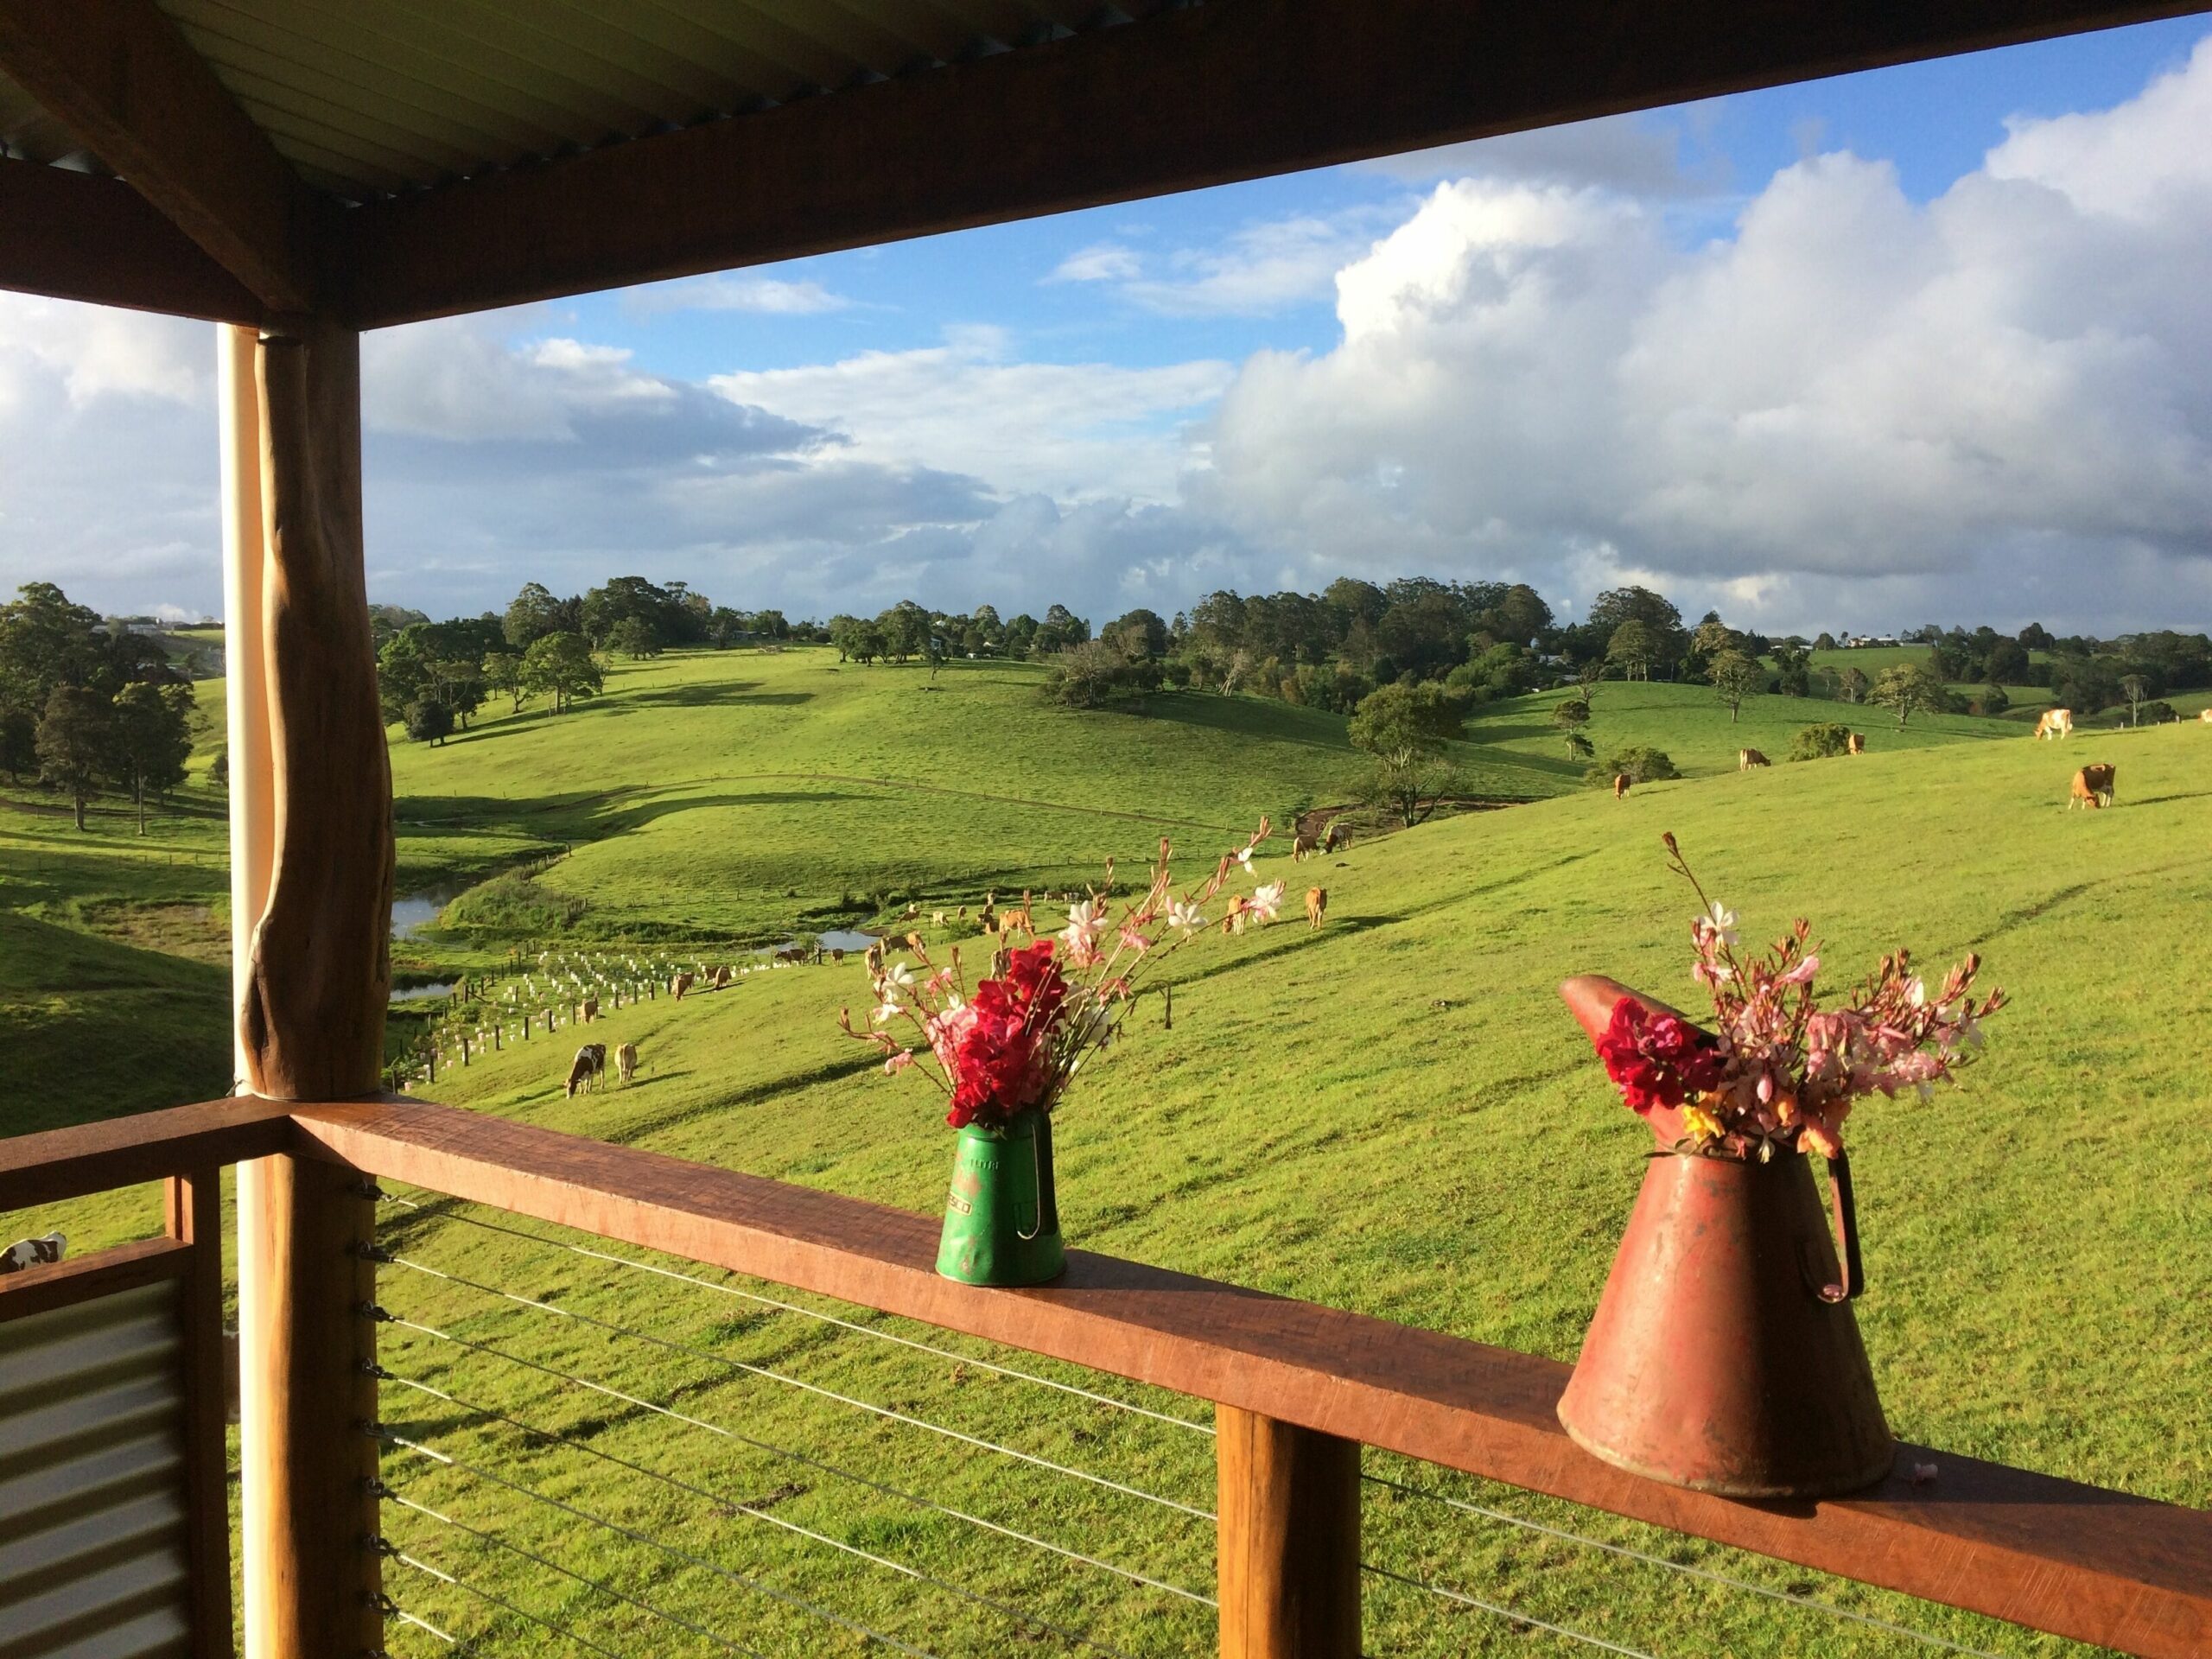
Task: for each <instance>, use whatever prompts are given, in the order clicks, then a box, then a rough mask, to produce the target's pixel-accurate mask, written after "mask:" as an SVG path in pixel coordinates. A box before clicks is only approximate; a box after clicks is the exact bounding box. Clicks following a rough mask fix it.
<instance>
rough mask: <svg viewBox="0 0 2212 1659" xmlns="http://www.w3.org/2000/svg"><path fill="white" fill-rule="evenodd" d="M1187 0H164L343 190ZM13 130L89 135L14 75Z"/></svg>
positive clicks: (577, 141)
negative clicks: (37, 99)
mask: <svg viewBox="0 0 2212 1659" xmlns="http://www.w3.org/2000/svg"><path fill="white" fill-rule="evenodd" d="M158 3H159V4H160V5H161V7H162V10H164V11H166V12H168V14H169V16H172V17H174V18H175V20H176V22H177V23H178V25H179V27H180V28H181V29H182V31H183V34H184V36H185V38H186V40H187V41H189V42H190V44H191V46H192V48H193V49H194V50H195V51H196V52H198V53H199V54H200V56H202V57H203V58H205V59H206V60H207V62H208V63H209V64H210V65H211V66H212V67H213V69H214V71H215V73H216V74H217V76H218V77H219V78H220V79H221V80H222V82H223V84H224V85H225V86H227V87H228V88H229V89H230V91H231V93H232V96H233V97H235V98H236V99H238V103H239V105H241V106H242V107H243V108H244V109H245V111H246V113H247V114H248V115H249V116H250V117H251V118H252V119H253V120H254V122H255V123H256V124H258V125H259V126H260V127H261V129H262V130H264V132H266V133H267V134H268V135H269V137H270V142H271V143H274V144H275V145H276V147H277V150H278V151H279V152H280V153H281V154H282V155H283V156H285V157H286V159H288V160H289V161H290V162H291V163H292V164H293V165H294V166H295V167H296V168H298V169H299V171H300V174H301V175H302V177H303V178H305V179H306V180H307V181H308V182H309V183H310V184H312V185H314V186H315V187H316V188H318V189H321V190H324V191H327V192H329V193H330V194H334V195H337V196H340V197H342V198H344V199H346V200H365V199H368V198H370V197H373V196H378V195H384V194H394V193H397V192H401V191H405V190H410V189H415V188H421V187H423V186H427V185H435V184H442V183H446V182H449V181H453V180H455V179H461V178H466V177H468V176H469V175H473V174H476V173H480V172H484V171H486V170H487V169H491V168H499V167H505V166H510V165H512V164H514V163H516V162H527V161H533V160H540V159H544V158H548V157H551V156H561V155H565V154H569V153H572V152H574V151H576V150H579V149H595V148H597V147H598V146H600V145H602V144H607V143H619V142H620V141H621V140H624V139H627V138H638V137H646V136H648V135H650V134H652V133H657V132H665V131H668V130H671V129H674V128H679V127H687V126H692V125H696V124H698V123H700V122H702V121H712V120H718V119H722V118H728V117H730V116H735V115H742V114H745V113H747V112H748V111H753V110H757V109H760V108H762V107H765V106H766V105H773V104H779V103H787V102H789V101H791V99H797V98H804V97H811V96H815V95H817V94H820V93H823V92H837V91H838V90H840V89H842V88H845V87H849V86H858V85H864V84H866V83H868V82H869V81H873V80H880V79H886V78H888V77H892V76H896V75H900V74H906V73H911V72H912V71H914V70H917V69H923V68H927V67H931V66H933V65H937V64H943V63H951V62H958V61H962V60H967V59H969V58H974V57H979V56H986V55H988V54H992V53H995V52H1000V51H1007V50H1012V49H1016V48H1020V47H1023V46H1027V45H1033V44H1036V43H1037V42H1039V41H1045V40H1049V39H1052V38H1053V37H1054V36H1055V35H1062V34H1065V33H1067V32H1069V31H1071V30H1077V29H1089V28H1094V27H1101V26H1105V25H1109V24H1112V23H1114V22H1125V21H1128V19H1130V18H1131V17H1133V16H1142V15H1143V14H1145V13H1147V12H1151V11H1157V10H1162V9H1164V8H1165V7H1166V6H1169V5H1173V4H1176V3H1185V0H1120V3H1119V4H1118V6H1112V5H1101V4H1100V3H1098V0H618V3H604V0H599V3H594V0H158ZM0 143H5V144H6V145H7V147H8V148H9V149H10V151H11V152H12V153H14V154H16V155H18V156H28V157H29V158H31V159H33V160H37V161H48V162H51V161H57V160H60V159H61V158H63V157H64V156H67V155H68V154H69V153H70V152H71V151H72V150H73V149H75V148H76V143H75V141H74V139H73V138H72V137H70V136H69V135H68V134H67V133H66V132H64V131H62V130H60V129H59V127H58V125H57V124H55V123H54V122H52V121H51V120H49V119H48V118H46V117H45V116H44V115H43V113H42V112H41V111H38V110H37V108H36V106H35V105H32V104H31V103H30V101H29V99H27V98H25V97H24V95H23V94H22V92H21V91H20V89H18V88H16V87H15V86H12V85H10V83H9V82H8V81H7V80H6V79H4V78H0Z"/></svg>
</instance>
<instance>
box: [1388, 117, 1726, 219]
mask: <svg viewBox="0 0 2212 1659" xmlns="http://www.w3.org/2000/svg"><path fill="white" fill-rule="evenodd" d="M1707 107H1709V106H1706V105H1691V106H1690V107H1689V108H1688V110H1687V111H1680V112H1675V111H1670V112H1669V116H1668V117H1667V118H1660V117H1655V116H1650V115H1608V116H1602V117H1599V118H1598V119H1596V120H1594V121H1575V122H1571V123H1569V124H1567V125H1565V126H1558V127H1540V128H1537V129H1536V130H1534V131H1532V132H1509V133H1505V134H1503V135H1501V136H1500V137H1496V138H1475V139H1470V140H1468V141H1467V142H1466V143H1457V144H1444V145H1440V146H1439V147H1438V148H1436V149H1416V150H1409V151H1408V152H1407V153H1405V154H1404V155H1402V156H1382V157H1380V158H1378V159H1376V160H1375V161H1371V162H1358V163H1357V164H1356V166H1357V169H1358V170H1359V171H1362V172H1368V173H1380V174H1383V175H1385V176H1387V177H1389V178H1394V179H1403V180H1406V181H1408V182H1409V183H1415V184H1430V183H1434V182H1437V181H1443V180H1456V179H1467V178H1477V179H1494V180H1498V181H1507V182H1514V183H1522V184H1560V185H1566V186H1567V187H1568V188H1580V187H1581V186H1585V185H1595V186H1598V187H1599V188H1604V189H1608V190H1616V191H1620V192H1622V193H1624V194H1630V195H1639V196H1662V197H1663V196H1674V195H1682V194H1692V193H1694V192H1698V191H1702V190H1708V189H1711V188H1715V187H1716V186H1717V185H1718V184H1719V176H1718V175H1717V174H1716V173H1715V171H1714V168H1713V167H1712V166H1711V165H1709V164H1708V165H1701V166H1698V167H1686V166H1685V165H1684V163H1683V160H1682V155H1681V137H1680V134H1679V131H1678V130H1677V128H1676V126H1675V121H1676V120H1678V119H1687V120H1688V123H1689V124H1691V125H1692V127H1693V128H1694V127H1696V126H1697V125H1698V124H1700V122H1701V120H1702V117H1703V111H1705V109H1707Z"/></svg>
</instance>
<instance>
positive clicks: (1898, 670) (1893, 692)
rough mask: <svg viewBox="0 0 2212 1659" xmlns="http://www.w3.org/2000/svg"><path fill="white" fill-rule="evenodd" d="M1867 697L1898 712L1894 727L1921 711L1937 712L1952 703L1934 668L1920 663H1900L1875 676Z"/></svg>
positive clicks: (1940, 711)
mask: <svg viewBox="0 0 2212 1659" xmlns="http://www.w3.org/2000/svg"><path fill="white" fill-rule="evenodd" d="M1866 701H1867V702H1872V703H1878V704H1879V705H1881V706H1882V707H1883V708H1885V709H1896V710H1897V728H1898V729H1899V730H1900V731H1902V730H1903V729H1904V723H1905V721H1908V720H1910V719H1911V718H1912V716H1913V715H1916V714H1920V713H1922V712H1923V711H1927V712H1933V713H1937V714H1940V713H1942V711H1943V710H1944V709H1948V708H1949V707H1950V705H1951V694H1950V692H1949V690H1948V689H1947V688H1946V687H1945V686H1944V684H1943V682H1942V681H1941V680H1939V679H1937V678H1936V675H1935V672H1934V671H1933V670H1931V669H1929V667H1928V666H1927V665H1926V664H1922V663H1899V664H1897V666H1895V667H1894V668H1885V669H1884V670H1883V671H1881V673H1880V674H1879V675H1878V677H1876V678H1875V681H1874V689H1873V690H1871V691H1869V692H1868V693H1867V694H1866Z"/></svg>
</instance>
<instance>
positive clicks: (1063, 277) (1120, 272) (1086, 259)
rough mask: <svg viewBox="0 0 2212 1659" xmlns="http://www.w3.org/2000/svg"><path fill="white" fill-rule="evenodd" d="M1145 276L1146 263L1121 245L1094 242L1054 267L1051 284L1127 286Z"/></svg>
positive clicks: (1047, 278)
mask: <svg viewBox="0 0 2212 1659" xmlns="http://www.w3.org/2000/svg"><path fill="white" fill-rule="evenodd" d="M1143 274H1144V260H1143V258H1142V257H1141V256H1139V254H1138V253H1137V251H1135V249H1134V248H1127V247H1124V246H1122V245H1121V244H1120V243H1118V242H1094V243H1092V244H1091V245H1090V246H1089V247H1087V248H1078V249H1077V250H1076V251H1074V252H1073V253H1071V254H1070V255H1068V257H1066V258H1065V259H1063V260H1061V261H1060V263H1059V264H1058V265H1056V266H1055V267H1053V270H1052V275H1051V276H1049V277H1046V279H1045V280H1046V282H1048V283H1125V282H1128V280H1129V279H1130V278H1132V277H1141V276H1142V275H1143Z"/></svg>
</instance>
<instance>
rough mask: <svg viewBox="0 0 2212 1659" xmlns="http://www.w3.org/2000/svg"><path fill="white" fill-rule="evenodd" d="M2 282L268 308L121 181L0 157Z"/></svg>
mask: <svg viewBox="0 0 2212 1659" xmlns="http://www.w3.org/2000/svg"><path fill="white" fill-rule="evenodd" d="M0 288H7V289H16V290H17V291H18V292H20V293H24V294H44V295H47V296H50V297H52V298H54V299H57V300H84V301H86V302H90V303H92V304H93V305H122V306H128V307H130V308H131V309H132V310H134V311H167V312H171V313H173V314H175V315H178V316H184V317H205V318H207V319H208V320H209V321H216V322H257V321H260V320H261V317H262V315H263V314H264V312H265V311H266V310H267V307H265V306H264V305H263V304H262V302H261V301H260V300H259V299H257V297H255V296H254V294H253V292H252V290H251V289H248V288H247V287H246V285H245V283H241V282H239V281H238V278H237V277H233V276H232V275H231V273H230V272H229V271H227V270H224V269H223V267H222V266H220V265H219V264H216V263H215V261H214V260H213V259H212V258H210V257H208V255H207V252H206V251H204V250H202V249H201V248H200V245H198V244H197V243H195V242H194V241H193V240H192V238H190V237H188V236H187V235H185V233H184V232H181V231H180V230H178V229H177V227H176V226H174V225H172V224H170V223H169V222H168V219H164V218H162V215H161V214H160V213H157V212H156V210H155V209H154V207H153V205H152V204H151V203H149V201H148V200H146V198H145V197H143V196H142V195H140V194H138V193H137V191H136V190H134V189H132V188H130V186H129V185H127V184H124V182H123V181H121V180H119V179H103V178H99V177H96V176H94V175H92V174H89V173H76V172H72V171H71V170H69V169H68V168H61V167H47V166H45V165H43V164H41V163H40V162H11V161H0Z"/></svg>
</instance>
